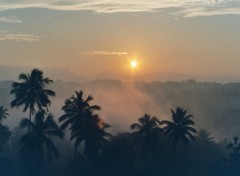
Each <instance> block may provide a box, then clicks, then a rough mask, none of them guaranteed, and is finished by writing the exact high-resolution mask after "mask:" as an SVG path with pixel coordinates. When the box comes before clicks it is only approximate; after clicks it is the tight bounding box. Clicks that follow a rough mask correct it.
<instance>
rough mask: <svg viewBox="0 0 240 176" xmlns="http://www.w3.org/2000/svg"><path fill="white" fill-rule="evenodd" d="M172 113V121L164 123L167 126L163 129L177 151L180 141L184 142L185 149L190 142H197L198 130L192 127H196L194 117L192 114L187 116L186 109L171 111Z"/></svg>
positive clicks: (178, 108)
mask: <svg viewBox="0 0 240 176" xmlns="http://www.w3.org/2000/svg"><path fill="white" fill-rule="evenodd" d="M171 112H172V121H167V120H165V121H162V123H163V124H165V125H166V126H165V127H164V128H163V129H164V131H165V134H166V135H167V136H168V138H169V142H170V143H171V144H172V145H173V147H174V150H175V149H176V147H177V145H178V144H179V141H181V142H182V144H183V146H184V147H185V146H186V145H187V144H188V143H189V141H190V140H192V141H195V140H196V135H197V130H196V129H194V128H193V127H192V125H194V121H193V120H192V118H193V116H192V115H191V114H190V115H187V110H186V109H183V108H180V107H177V108H176V111H174V110H172V109H171Z"/></svg>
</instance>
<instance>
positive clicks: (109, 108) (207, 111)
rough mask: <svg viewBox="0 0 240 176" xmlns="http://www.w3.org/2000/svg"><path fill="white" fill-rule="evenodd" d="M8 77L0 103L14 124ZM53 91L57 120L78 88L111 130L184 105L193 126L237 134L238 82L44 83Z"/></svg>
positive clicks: (218, 135) (18, 112) (0, 91)
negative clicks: (191, 117)
mask: <svg viewBox="0 0 240 176" xmlns="http://www.w3.org/2000/svg"><path fill="white" fill-rule="evenodd" d="M11 84H12V82H11V81H0V105H4V106H5V107H7V108H8V109H9V114H10V117H9V118H8V120H7V121H6V123H8V124H9V125H10V126H11V127H13V126H16V125H17V124H18V123H19V121H20V119H21V118H22V117H26V116H27V115H28V113H21V111H22V109H21V108H19V110H17V109H16V108H14V109H11V108H10V102H11V100H12V99H13V95H10V90H11ZM49 88H50V89H52V90H54V91H55V92H56V97H55V98H52V105H51V108H50V111H51V112H52V113H53V114H54V116H55V118H58V117H59V116H60V115H61V114H62V113H63V112H62V110H61V107H62V106H63V104H64V101H65V99H66V98H70V97H71V96H72V95H73V94H74V92H75V91H79V90H83V91H84V97H86V96H88V95H92V96H93V97H94V100H93V102H92V103H93V104H97V105H100V106H101V107H102V110H101V111H100V116H101V117H102V118H103V119H104V120H106V121H107V122H109V123H110V124H111V125H112V128H111V130H112V131H113V132H114V131H115V132H119V131H120V132H121V131H123V130H128V131H129V130H130V128H129V125H130V124H131V123H133V122H135V121H136V120H137V118H139V117H140V116H141V115H143V114H144V113H150V114H152V115H154V116H157V117H159V119H169V118H170V116H171V113H170V108H173V109H174V108H176V107H177V106H180V107H184V108H187V109H188V112H189V113H191V114H192V115H193V116H194V121H195V122H196V127H197V128H198V129H200V128H205V129H207V130H208V131H210V132H211V133H212V136H215V137H216V138H217V139H221V138H224V137H232V136H235V135H239V134H240V129H239V126H240V118H239V117H240V83H229V84H220V83H214V82H196V81H194V80H187V81H181V82H176V81H167V82H159V81H155V82H148V83H146V82H140V81H138V82H130V81H120V80H111V79H97V80H93V81H88V82H64V81H61V80H56V81H54V83H53V84H52V85H51V86H50V87H49Z"/></svg>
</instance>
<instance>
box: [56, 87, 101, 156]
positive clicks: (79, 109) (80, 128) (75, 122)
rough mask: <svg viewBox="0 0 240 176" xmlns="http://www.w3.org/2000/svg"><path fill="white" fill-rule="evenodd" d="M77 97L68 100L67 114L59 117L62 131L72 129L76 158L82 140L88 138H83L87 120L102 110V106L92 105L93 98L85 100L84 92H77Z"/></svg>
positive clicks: (65, 107) (65, 106)
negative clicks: (96, 111)
mask: <svg viewBox="0 0 240 176" xmlns="http://www.w3.org/2000/svg"><path fill="white" fill-rule="evenodd" d="M75 93H76V97H75V96H74V95H73V96H72V97H71V98H69V99H66V101H65V105H64V106H63V107H62V110H63V111H64V113H65V114H63V115H62V116H61V117H59V122H61V123H62V124H61V129H66V128H67V127H70V131H71V138H70V140H73V139H75V151H74V158H75V156H76V154H77V149H78V146H79V144H80V143H81V141H82V139H85V138H86V137H85V136H84V137H81V135H83V133H84V131H85V130H84V128H87V127H85V126H86V125H85V124H84V123H86V122H85V121H86V119H90V118H91V117H92V116H93V115H92V114H93V112H94V111H95V110H100V109H101V108H100V106H97V105H90V101H92V100H93V97H92V96H88V97H87V98H86V99H84V98H83V91H79V92H77V91H76V92H75Z"/></svg>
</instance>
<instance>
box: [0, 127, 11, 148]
mask: <svg viewBox="0 0 240 176" xmlns="http://www.w3.org/2000/svg"><path fill="white" fill-rule="evenodd" d="M10 135H11V131H10V130H9V128H8V126H5V125H2V124H0V151H1V146H2V145H3V144H5V143H6V142H7V141H8V139H9V137H10Z"/></svg>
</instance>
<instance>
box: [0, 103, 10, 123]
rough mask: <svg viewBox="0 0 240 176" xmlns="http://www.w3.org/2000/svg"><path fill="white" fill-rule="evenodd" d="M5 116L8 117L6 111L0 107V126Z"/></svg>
mask: <svg viewBox="0 0 240 176" xmlns="http://www.w3.org/2000/svg"><path fill="white" fill-rule="evenodd" d="M7 116H9V114H8V110H7V109H5V108H4V107H3V106H0V124H2V121H3V119H6V118H7Z"/></svg>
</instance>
